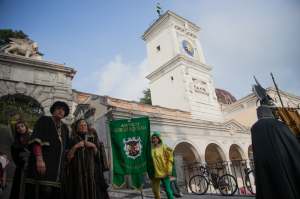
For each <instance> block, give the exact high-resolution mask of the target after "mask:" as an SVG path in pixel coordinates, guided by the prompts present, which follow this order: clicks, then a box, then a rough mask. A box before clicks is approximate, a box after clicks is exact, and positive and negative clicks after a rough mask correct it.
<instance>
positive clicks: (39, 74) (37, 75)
mask: <svg viewBox="0 0 300 199" xmlns="http://www.w3.org/2000/svg"><path fill="white" fill-rule="evenodd" d="M43 76H44V72H43V71H38V70H36V71H35V73H34V78H35V79H43Z"/></svg>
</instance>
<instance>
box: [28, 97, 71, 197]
mask: <svg viewBox="0 0 300 199" xmlns="http://www.w3.org/2000/svg"><path fill="white" fill-rule="evenodd" d="M69 111H70V109H69V107H68V105H67V104H66V103H64V102H60V101H57V102H55V103H54V104H53V105H52V106H51V108H50V112H51V114H52V117H48V116H42V117H40V118H39V119H38V121H37V122H36V124H35V126H34V129H33V133H32V135H31V138H30V141H29V142H28V148H29V149H30V150H31V151H33V152H31V153H30V156H29V159H28V169H27V174H26V182H28V183H32V184H36V185H39V187H38V198H39V199H48V198H53V199H58V198H59V196H60V188H61V184H62V180H63V174H64V167H65V149H66V145H67V141H68V139H69V129H68V127H67V125H66V124H64V123H63V122H62V121H61V119H62V118H63V117H66V116H68V114H69Z"/></svg>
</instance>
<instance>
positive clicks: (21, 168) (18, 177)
mask: <svg viewBox="0 0 300 199" xmlns="http://www.w3.org/2000/svg"><path fill="white" fill-rule="evenodd" d="M10 152H11V157H12V159H13V162H14V163H15V165H16V170H15V174H14V179H13V184H12V188H11V192H10V197H9V198H10V199H19V198H20V199H23V198H28V199H31V198H34V197H35V186H34V185H32V184H28V183H25V175H26V171H27V159H28V156H29V154H30V152H29V151H28V149H27V147H24V148H16V147H15V143H14V142H13V143H12V144H11V148H10ZM25 191H26V192H25Z"/></svg>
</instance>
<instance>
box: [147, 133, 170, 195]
mask: <svg viewBox="0 0 300 199" xmlns="http://www.w3.org/2000/svg"><path fill="white" fill-rule="evenodd" d="M154 136H156V137H158V139H159V143H160V144H159V146H158V147H155V146H153V147H152V148H151V154H152V158H153V164H154V169H155V175H154V179H153V181H152V191H153V194H154V196H155V199H160V191H159V187H160V181H161V182H162V185H163V187H164V189H165V191H166V194H167V196H168V199H173V194H172V190H171V187H170V176H171V173H172V166H173V161H174V156H173V150H172V149H171V148H170V147H168V146H166V145H164V144H162V139H161V135H160V134H158V133H157V132H154V133H153V135H152V143H153V137H154Z"/></svg>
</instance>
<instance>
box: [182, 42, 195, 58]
mask: <svg viewBox="0 0 300 199" xmlns="http://www.w3.org/2000/svg"><path fill="white" fill-rule="evenodd" d="M182 47H183V49H184V50H185V52H186V53H187V54H188V55H190V56H194V49H193V47H192V45H191V44H190V43H189V42H188V41H186V40H183V41H182Z"/></svg>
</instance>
